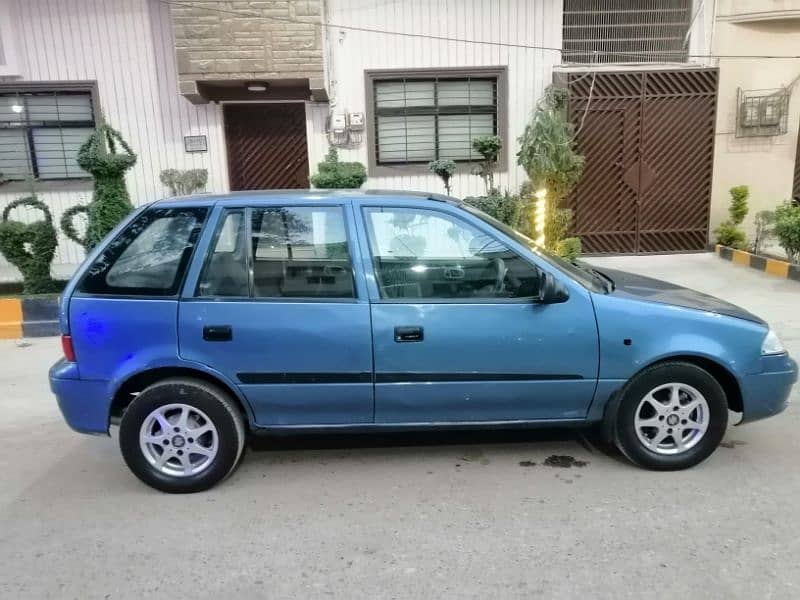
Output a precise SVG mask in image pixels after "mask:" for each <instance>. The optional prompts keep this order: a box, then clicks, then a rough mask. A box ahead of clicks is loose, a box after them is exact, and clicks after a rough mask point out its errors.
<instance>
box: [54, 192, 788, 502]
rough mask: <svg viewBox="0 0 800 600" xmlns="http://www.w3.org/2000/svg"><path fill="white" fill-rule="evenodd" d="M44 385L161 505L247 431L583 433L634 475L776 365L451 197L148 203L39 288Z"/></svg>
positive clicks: (689, 307)
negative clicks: (107, 438)
mask: <svg viewBox="0 0 800 600" xmlns="http://www.w3.org/2000/svg"><path fill="white" fill-rule="evenodd" d="M61 328H62V332H63V347H64V354H65V357H64V358H63V359H62V360H60V361H59V362H58V363H57V364H55V365H54V366H53V367H52V369H51V371H50V384H51V387H52V390H53V392H54V393H55V395H56V396H57V398H58V403H59V406H60V408H61V411H62V412H63V414H64V417H65V419H66V420H67V422H68V423H69V425H70V426H71V427H72V428H73V429H75V430H77V431H80V432H84V433H108V430H109V426H110V425H111V424H119V426H120V432H119V442H120V447H121V450H122V454H123V457H124V459H125V461H126V463H127V464H128V466H129V467H130V469H131V470H132V471H133V472H134V473H135V474H136V475H137V476H138V477H139V478H140V479H141V480H142V481H144V482H145V483H147V484H149V485H151V486H153V487H155V488H158V489H160V490H163V491H167V492H194V491H199V490H204V489H207V488H209V487H211V486H212V485H214V484H215V483H217V482H218V481H220V480H222V479H223V478H224V477H226V476H227V475H228V474H229V473H231V472H232V471H233V469H234V468H235V467H236V465H237V464H238V462H239V460H240V458H241V456H242V451H243V448H244V445H245V439H246V436H247V435H248V434H259V433H266V434H270V433H278V432H293V431H311V430H313V431H329V432H330V431H350V432H352V431H363V430H373V431H374V430H403V429H411V428H430V429H446V428H467V427H476V428H480V427H487V426H491V427H498V426H507V427H514V426H533V425H540V424H546V425H602V427H603V431H604V432H605V434H606V435H607V436H608V438H609V439H610V440H611V441H613V442H614V443H615V444H616V445H617V446H618V447H619V448H620V449H621V451H622V452H623V453H624V454H625V455H626V456H627V457H628V458H629V459H630V460H632V461H633V462H634V463H636V464H639V465H641V466H643V467H648V468H652V469H662V470H667V469H682V468H686V467H690V466H692V465H694V464H696V463H698V462H700V461H702V460H704V459H705V458H707V457H708V456H709V455H710V454H711V453H712V452H713V451H714V449H715V448H716V447H717V445H718V444H719V442H720V440H721V439H722V436H723V434H724V432H725V428H726V426H727V422H728V410H729V409H730V410H733V411H736V412H739V413H741V414H742V421H743V422H748V421H754V420H756V419H761V418H764V417H768V416H771V415H774V414H777V413H779V412H781V411H782V410H783V409H784V408H785V406H786V403H787V400H788V397H789V393H790V390H791V387H792V384H793V383H794V382H795V380H796V379H797V366H796V364H795V362H794V361H792V360H791V359H790V358H789V356H788V355H787V353H786V351H785V350H784V348H783V346H782V345H781V342H780V341H779V340H778V338H777V336H776V335H775V333H773V332H772V331H771V330H770V329H769V327H768V326H767V324H766V323H764V322H763V321H762V320H761V319H759V318H758V317H756V316H754V315H752V314H750V313H748V312H746V311H744V310H742V309H740V308H738V307H736V306H733V305H731V304H728V303H726V302H724V301H722V300H718V299H715V298H712V297H710V296H706V295H703V294H700V293H697V292H693V291H690V290H687V289H684V288H680V287H677V286H674V285H671V284H668V283H664V282H661V281H657V280H654V279H649V278H645V277H640V276H635V275H631V274H628V273H623V272H617V271H612V270H603V271H597V270H595V269H592V268H590V267H589V266H587V265H583V264H580V263H570V262H566V261H563V260H561V259H558V258H555V257H553V256H550V255H548V254H546V253H544V252H542V251H541V250H538V249H536V248H535V247H534V246H533V245H532V243H531V241H530V240H529V239H528V238H526V237H525V236H522V235H521V234H519V233H517V232H515V231H513V230H512V229H509V228H508V227H507V226H505V225H503V224H502V223H500V222H498V221H496V220H494V219H492V218H491V217H489V216H487V215H485V214H483V213H481V212H479V211H476V210H474V209H473V208H470V207H469V206H466V205H464V204H462V203H460V202H459V201H457V200H455V199H452V198H447V197H442V196H436V195H430V194H412V193H402V192H361V191H338V192H325V191H306V192H299V193H294V192H252V193H238V194H230V195H223V196H200V197H194V198H184V199H171V200H163V201H159V202H155V203H153V204H151V205H149V206H146V207H143V208H140V209H139V210H137V211H136V212H135V213H133V214H131V215H130V217H129V218H128V219H127V220H126V221H125V222H124V223H121V224H120V226H119V227H118V228H117V229H116V230H115V231H114V232H113V233H112V234H111V235H109V237H108V238H107V239H106V240H105V241H104V242H103V243H102V244H101V245H100V246H99V247H97V248H96V249H95V250H94V251H93V252H92V253H91V255H90V256H88V257H87V259H86V261H85V263H84V264H83V265H82V267H81V268H80V269H79V270H78V272H77V273H76V274H75V276H74V277H73V279H72V281H70V283H69V285H68V286H67V288H66V290H65V292H64V294H63V297H62V299H61Z"/></svg>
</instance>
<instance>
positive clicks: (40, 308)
mask: <svg viewBox="0 0 800 600" xmlns="http://www.w3.org/2000/svg"><path fill="white" fill-rule="evenodd" d="M53 335H61V331H60V328H59V323H58V298H57V297H50V298H1V299H0V339H2V340H17V339H19V338H23V337H47V336H53Z"/></svg>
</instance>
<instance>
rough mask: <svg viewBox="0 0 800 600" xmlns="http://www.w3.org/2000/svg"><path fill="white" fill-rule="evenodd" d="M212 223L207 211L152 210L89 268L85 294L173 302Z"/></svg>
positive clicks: (122, 234) (196, 209)
mask: <svg viewBox="0 0 800 600" xmlns="http://www.w3.org/2000/svg"><path fill="white" fill-rule="evenodd" d="M205 217H206V209H204V208H186V209H184V208H180V209H178V208H164V209H150V210H147V211H145V212H143V213H142V214H141V215H139V217H137V218H136V219H135V220H134V221H132V222H131V223H130V224H129V225H128V226H127V227H126V228H125V229H124V230H123V231H122V232H121V233H120V234H119V235H118V236H117V237H116V238H114V239H113V240H112V241H111V242H110V243H109V244H108V246H107V247H106V248H105V249H104V250H103V252H102V253H101V254H100V256H99V257H98V258H97V259H96V260H95V261H94V263H92V265H91V266H90V267H89V269H88V271H87V272H86V275H84V278H83V280H82V281H81V284H80V286H79V287H78V289H79V291H81V292H86V293H92V294H124V295H148V296H173V295H175V294H176V293H177V292H178V288H179V287H180V284H181V281H182V279H183V274H184V273H185V271H186V267H187V266H188V264H189V260H190V259H191V255H192V251H193V249H194V246H195V243H196V242H197V238H198V236H199V234H200V230H201V229H202V225H203V222H204V220H205Z"/></svg>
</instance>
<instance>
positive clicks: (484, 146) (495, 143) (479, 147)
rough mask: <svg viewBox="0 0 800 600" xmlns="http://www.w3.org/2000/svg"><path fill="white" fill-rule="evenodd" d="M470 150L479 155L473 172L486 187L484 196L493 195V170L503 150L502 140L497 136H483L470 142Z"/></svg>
mask: <svg viewBox="0 0 800 600" xmlns="http://www.w3.org/2000/svg"><path fill="white" fill-rule="evenodd" d="M472 149H473V150H475V152H477V153H478V154H480V155H481V160H480V162H479V163H478V165H477V166H476V167H475V169H474V170H473V172H474V173H475V175H478V176H479V177H480V178H481V179H483V185H484V186H485V187H486V195H487V196H491V195H493V194H495V192H496V191H495V188H494V168H495V165H496V164H497V157H498V156H500V150H502V149H503V140H501V139H500V136H497V135H483V136H480V137H476V138H474V139H473V140H472Z"/></svg>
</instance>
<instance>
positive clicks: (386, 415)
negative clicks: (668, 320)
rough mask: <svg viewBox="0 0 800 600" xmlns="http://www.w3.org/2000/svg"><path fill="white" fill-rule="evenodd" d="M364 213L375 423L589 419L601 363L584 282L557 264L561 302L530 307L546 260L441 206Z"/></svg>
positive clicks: (366, 209)
mask: <svg viewBox="0 0 800 600" xmlns="http://www.w3.org/2000/svg"><path fill="white" fill-rule="evenodd" d="M412 202H413V201H412ZM361 214H362V215H363V225H364V227H363V231H362V242H361V247H362V248H363V249H364V252H365V256H364V263H365V265H368V266H367V267H366V268H367V270H368V279H369V281H370V294H371V297H372V307H371V311H372V330H373V347H374V354H375V422H376V423H431V422H469V421H473V422H474V421H514V420H525V421H527V420H547V419H558V420H569V419H576V420H578V419H583V418H584V417H585V415H586V412H587V410H588V407H589V404H590V402H591V400H592V396H593V394H594V389H595V384H596V380H597V369H598V343H597V327H596V324H595V317H594V310H593V308H592V302H591V299H590V297H589V292H588V291H587V290H586V289H584V288H583V287H582V286H580V285H579V284H577V283H575V282H574V281H572V280H570V279H569V278H566V277H565V275H564V274H563V273H558V272H557V271H556V273H557V276H558V277H559V278H560V280H561V281H562V283H564V284H565V285H566V286H567V287H568V289H569V292H570V297H569V300H567V301H566V302H564V303H562V304H550V305H544V304H538V303H537V302H536V297H537V296H538V294H539V282H540V280H541V277H542V273H543V272H544V270H543V269H544V268H545V267H544V265H537V264H536V263H535V262H534V261H533V260H531V257H530V256H527V255H525V254H524V253H523V252H520V251H519V249H516V250H515V249H514V248H512V247H511V246H512V243H510V241H508V240H506V241H504V240H502V239H500V237H499V236H498V232H496V231H494V230H493V229H492V228H490V227H489V226H488V225H487V224H485V223H481V222H479V221H478V220H477V219H476V218H474V217H471V216H469V215H467V214H466V213H464V211H460V210H458V209H457V208H456V207H453V206H451V205H449V204H446V203H440V202H430V201H428V202H425V203H424V204H423V203H414V204H408V205H402V204H396V203H391V204H385V205H370V204H365V205H364V206H363V207H362V208H361ZM550 269H551V271H550V272H551V274H552V272H553V271H554V269H553V268H552V267H550Z"/></svg>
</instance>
